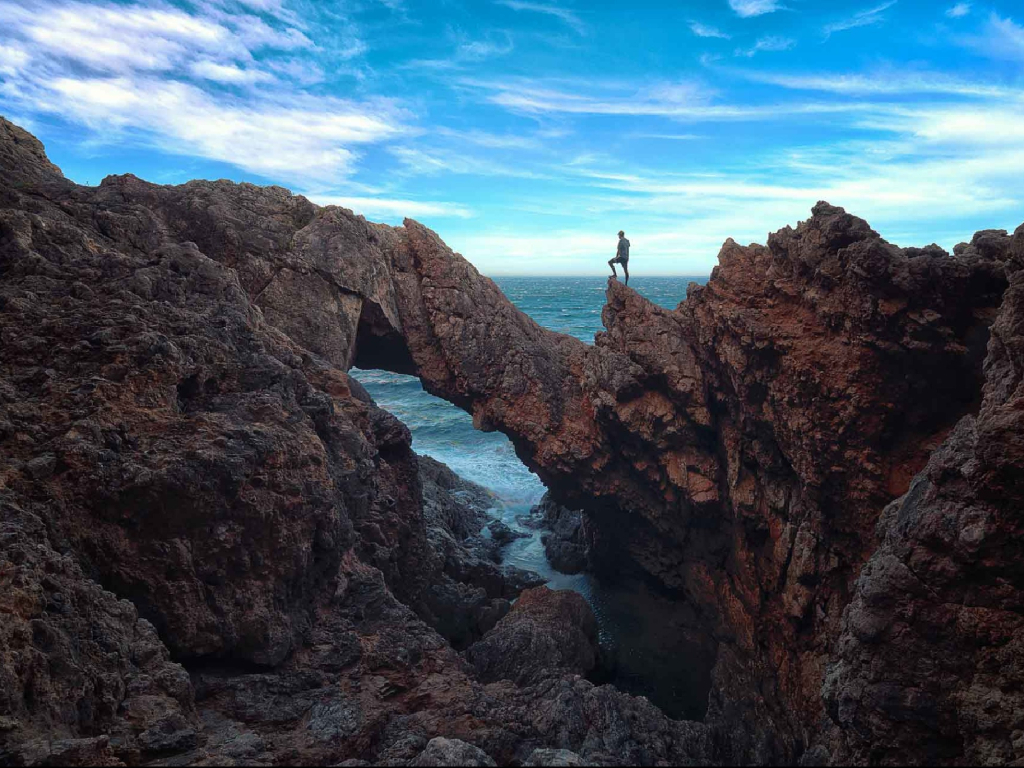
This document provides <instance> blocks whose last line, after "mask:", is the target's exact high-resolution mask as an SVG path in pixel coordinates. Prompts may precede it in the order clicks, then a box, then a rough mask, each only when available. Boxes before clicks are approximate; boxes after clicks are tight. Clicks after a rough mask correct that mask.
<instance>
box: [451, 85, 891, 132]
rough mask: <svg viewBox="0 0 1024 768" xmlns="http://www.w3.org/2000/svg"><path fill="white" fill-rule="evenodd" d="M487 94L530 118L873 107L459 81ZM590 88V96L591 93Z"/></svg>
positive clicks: (752, 114) (764, 115)
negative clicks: (750, 101) (735, 101)
mask: <svg viewBox="0 0 1024 768" xmlns="http://www.w3.org/2000/svg"><path fill="white" fill-rule="evenodd" d="M461 82H462V84H463V86H464V87H467V88H474V89H480V90H483V91H484V92H485V93H486V94H487V95H486V96H485V98H486V100H487V101H489V102H490V103H492V104H498V105H499V106H503V107H505V108H506V109H508V110H510V111H512V112H518V113H523V114H529V115H542V114H563V115H609V116H633V117H636V116H643V115H647V116H658V117H668V118H673V119H675V120H679V121H684V122H706V121H736V120H776V119H781V118H785V117H791V116H793V115H813V114H822V115H831V114H838V113H844V112H845V113H851V112H863V111H864V110H865V109H871V108H872V106H873V105H863V104H857V103H839V102H826V101H820V102H795V103H794V102H788V103H774V104H756V105H751V104H744V103H739V104H728V103H725V104H719V103H712V96H713V95H714V94H713V92H712V91H709V90H708V89H706V88H704V87H702V86H701V85H699V84H697V83H677V84H672V85H662V86H655V87H646V88H633V89H630V88H629V86H628V84H620V83H613V84H607V85H604V86H602V85H601V84H595V83H592V82H590V81H587V82H580V83H579V84H577V85H576V86H575V87H572V88H570V87H567V86H566V84H560V83H548V82H545V81H543V80H534V79H529V78H513V79H508V80H470V79H466V80H463V81H461ZM588 88H589V89H590V91H589V92H588V90H587V89H588Z"/></svg>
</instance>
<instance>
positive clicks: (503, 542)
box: [487, 520, 530, 547]
mask: <svg viewBox="0 0 1024 768" xmlns="http://www.w3.org/2000/svg"><path fill="white" fill-rule="evenodd" d="M487 530H488V531H490V533H491V538H492V539H493V540H494V541H495V542H497V544H498V546H499V547H504V546H507V545H508V544H511V543H512V542H513V541H515V540H516V539H526V538H529V536H530V534H528V533H524V532H523V531H514V530H512V529H511V528H509V527H508V526H507V525H505V523H503V522H501V520H492V521H491V522H490V523H488V524H487Z"/></svg>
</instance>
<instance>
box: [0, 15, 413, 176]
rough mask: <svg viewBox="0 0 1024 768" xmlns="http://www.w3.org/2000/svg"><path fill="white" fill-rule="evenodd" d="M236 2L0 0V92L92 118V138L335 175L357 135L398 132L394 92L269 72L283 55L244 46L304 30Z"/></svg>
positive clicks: (274, 172) (19, 103) (281, 42)
mask: <svg viewBox="0 0 1024 768" xmlns="http://www.w3.org/2000/svg"><path fill="white" fill-rule="evenodd" d="M243 6H244V7H245V10H243V11H238V10H237V7H238V6H233V7H234V8H235V9H236V10H235V11H234V12H229V11H227V10H225V9H224V7H222V6H220V5H218V4H217V3H214V2H211V3H209V4H207V5H203V6H200V7H199V10H198V11H197V13H195V14H190V13H186V12H185V11H183V10H181V9H178V8H174V7H172V6H163V5H160V6H145V5H141V4H133V5H120V4H118V5H114V4H85V3H79V2H63V3H56V4H52V3H42V4H41V3H39V2H37V1H36V2H33V1H32V0H30V1H29V2H27V3H23V4H18V5H14V4H11V3H0V11H2V13H3V14H4V17H5V21H6V25H5V27H4V29H3V31H2V32H0V35H3V36H4V37H6V38H7V40H6V41H5V42H4V43H3V49H2V51H3V52H6V53H3V52H0V67H2V68H3V69H4V74H5V78H4V82H3V84H2V86H0V89H2V91H0V92H2V94H3V97H4V100H5V101H7V102H8V103H10V104H11V105H12V106H15V107H17V108H19V109H21V110H23V111H27V112H32V113H43V114H48V115H55V116H59V117H60V118H62V119H64V120H67V121H70V122H73V123H78V124H80V125H83V126H85V127H87V128H89V129H93V131H94V137H93V139H92V140H93V141H96V142H121V143H125V144H135V145H141V146H149V147H157V148H159V149H162V150H164V151H167V152H172V153H177V154H182V155H189V156H193V157H200V158H206V159H210V160H217V161H221V162H225V163H230V164H232V165H235V166H236V167H238V168H241V169H244V170H246V171H249V172H252V173H255V174H259V175H261V176H267V177H271V178H275V179H290V180H303V179H316V180H319V181H339V180H342V179H344V178H345V177H346V176H348V175H350V174H352V173H353V171H354V163H355V160H356V159H357V157H358V154H357V151H356V148H357V147H359V146H361V145H365V144H371V143H375V142H381V141H387V140H389V139H391V138H393V137H397V136H399V135H401V134H403V133H405V132H406V131H407V128H406V127H405V125H404V124H403V122H404V118H405V117H406V115H405V113H404V112H403V111H402V110H401V109H399V108H398V107H397V106H396V105H395V104H394V103H393V102H390V101H387V100H384V99H371V100H366V101H364V102H355V101H349V100H345V99H339V98H335V97H330V96H327V97H313V96H310V95H307V94H304V93H303V92H302V91H301V90H296V89H295V87H294V85H293V84H287V85H286V84H285V83H283V82H280V81H278V79H277V76H278V75H284V76H287V74H288V71H287V70H288V67H289V66H290V65H289V63H288V60H284V61H282V62H278V66H277V69H276V71H275V72H271V71H269V67H263V66H261V64H260V63H259V62H258V60H257V57H256V56H255V52H260V53H261V54H266V53H270V54H276V53H280V52H285V53H287V54H288V55H291V54H292V53H293V52H294V51H295V50H296V49H303V50H306V49H312V48H314V47H315V46H314V44H313V42H312V40H311V39H310V38H309V37H307V35H306V34H305V32H303V31H302V30H300V29H298V28H296V27H290V26H287V25H281V24H280V23H279V22H277V23H276V26H271V24H268V22H267V21H266V20H265V19H264V18H261V17H257V16H253V15H251V14H250V13H249V12H248V11H249V10H253V9H256V10H259V11H261V12H265V13H267V14H269V15H270V16H271V17H272V18H273V19H279V18H280V19H288V18H291V15H290V12H288V11H286V10H285V9H284V8H283V7H281V5H280V3H278V2H275V0H245V1H244V3H243ZM266 58H267V57H265V56H261V59H266ZM269 60H271V61H273V56H271V57H270V59H269ZM312 68H315V67H312ZM308 69H310V67H307V70H308ZM224 86H246V89H245V90H244V92H243V93H241V94H238V93H237V92H236V93H232V92H231V90H225V88H224ZM271 147H272V148H273V149H272V151H268V148H271Z"/></svg>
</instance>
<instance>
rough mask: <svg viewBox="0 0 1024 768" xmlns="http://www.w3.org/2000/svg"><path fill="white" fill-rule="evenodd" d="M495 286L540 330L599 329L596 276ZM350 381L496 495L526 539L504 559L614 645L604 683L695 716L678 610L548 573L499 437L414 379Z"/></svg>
mask: <svg viewBox="0 0 1024 768" xmlns="http://www.w3.org/2000/svg"><path fill="white" fill-rule="evenodd" d="M706 281H707V278H706V277H634V278H633V279H632V280H630V287H632V288H635V289H636V290H637V291H638V292H639V293H640V294H642V295H643V296H645V297H646V298H648V299H650V300H651V301H653V302H655V303H656V304H660V305H661V306H664V307H668V308H674V307H675V306H676V305H677V304H678V303H679V302H680V301H682V300H683V299H684V298H685V297H686V289H687V285H688V284H689V283H690V282H698V283H704V282H706ZM495 282H496V283H497V284H498V285H499V287H500V288H501V289H502V291H504V293H505V295H506V296H508V298H509V299H510V300H511V301H512V302H513V303H514V304H515V305H516V306H517V307H518V308H519V309H521V310H522V311H523V312H525V313H527V314H528V315H530V316H531V317H532V318H533V319H534V320H536V321H537V322H538V323H539V324H540V325H542V326H544V327H546V328H550V329H551V330H553V331H558V332H559V333H566V334H570V335H572V336H575V337H577V338H579V339H581V340H582V341H585V342H587V343H588V344H592V343H593V340H594V334H596V333H597V332H598V331H600V330H602V329H603V328H602V325H601V309H602V307H603V306H604V300H605V297H604V291H605V278H603V277H561V278H560V277H504V278H496V279H495ZM352 375H353V376H355V377H356V378H357V379H359V381H360V382H362V383H363V384H364V385H365V386H366V388H367V390H368V391H369V392H370V394H371V395H372V396H373V398H374V400H376V401H377V404H378V405H380V406H381V407H382V408H385V409H387V410H388V411H390V412H391V413H393V414H394V415H395V416H397V417H398V418H400V419H401V420H402V421H403V422H405V424H406V425H408V427H409V429H410V431H411V432H412V438H413V448H414V449H415V450H416V451H417V452H419V453H422V454H426V455H428V456H432V457H433V458H435V459H437V460H438V461H443V462H444V463H445V464H447V465H448V466H449V467H451V468H452V469H453V470H454V471H455V472H457V473H458V474H459V475H461V476H462V477H465V478H466V479H468V480H472V481H473V482H476V483H479V484H480V485H482V486H484V487H485V488H488V489H490V490H491V491H492V492H493V493H494V494H495V496H496V497H497V499H498V504H497V505H496V507H495V508H494V510H492V514H494V516H495V517H497V518H499V519H501V520H502V521H503V522H505V523H506V524H507V525H508V526H509V527H511V528H512V529H514V530H517V531H522V532H524V533H527V534H529V535H528V536H527V537H526V538H521V539H517V540H515V541H513V542H512V543H511V544H509V545H508V547H507V548H506V549H505V552H504V562H506V563H509V564H512V565H516V566H518V567H520V568H525V569H527V570H532V571H536V572H537V573H539V574H541V575H542V576H543V577H545V578H546V579H548V586H550V587H551V588H552V589H572V590H575V591H577V592H579V593H580V594H582V595H583V596H584V597H585V598H586V599H587V601H588V602H589V603H590V605H591V606H592V607H593V609H594V613H595V615H596V616H597V620H598V624H599V626H600V632H601V639H602V641H603V642H605V643H610V644H612V645H613V646H614V647H615V648H616V661H617V664H616V667H615V671H614V674H613V676H612V678H611V679H610V680H609V682H612V683H613V684H615V685H616V686H617V687H619V688H620V689H622V690H624V691H628V692H629V693H633V694H637V695H644V696H647V697H648V698H649V699H650V700H651V701H652V702H653V703H654V704H656V705H658V706H659V707H660V708H661V709H662V710H664V711H665V713H666V714H668V715H670V716H672V717H680V718H687V719H700V718H703V716H704V713H705V710H706V708H707V691H708V688H709V685H710V665H711V663H712V662H713V659H710V658H708V657H707V655H706V654H705V653H702V652H701V651H700V650H699V649H698V647H697V646H696V645H695V644H694V643H692V642H689V641H688V640H687V639H686V635H685V629H684V628H683V626H684V617H685V611H686V608H685V606H683V605H681V604H679V603H678V602H675V601H672V600H670V599H669V598H667V597H665V596H663V595H661V594H659V593H657V592H656V591H655V590H652V589H651V588H650V587H649V586H648V585H647V584H645V583H644V582H643V581H642V580H640V579H637V578H632V577H615V578H612V577H598V576H596V575H593V574H577V575H567V574H563V573H559V572H557V571H555V570H553V569H552V568H551V566H550V564H549V563H548V561H547V557H546V556H545V554H544V547H543V545H542V543H541V534H542V533H543V532H542V531H537V530H534V529H531V528H530V527H528V526H524V525H523V524H522V523H521V522H520V519H521V518H522V517H524V516H526V515H527V514H528V513H529V511H530V508H531V507H532V506H533V505H534V504H536V503H537V502H538V501H539V500H540V498H541V496H543V494H544V486H543V485H542V484H541V482H540V480H538V479H537V476H536V475H534V474H533V473H532V472H530V470H529V469H527V468H526V466H525V465H524V464H523V463H522V462H521V461H520V460H519V458H518V457H517V456H516V454H515V450H514V449H513V448H512V444H511V442H509V440H508V438H507V437H505V436H504V435H502V434H501V433H498V432H479V431H477V430H475V429H473V422H472V419H471V417H470V416H469V414H467V413H465V412H464V411H461V410H459V409H458V408H456V407H455V406H453V405H451V404H450V403H448V402H446V401H444V400H441V399H439V398H436V397H433V396H432V395H429V394H427V393H426V392H424V391H423V388H422V387H421V386H420V383H419V380H418V379H416V378H413V377H411V376H403V375H400V374H394V373H388V372H385V371H376V370H375V371H362V370H358V369H354V370H353V371H352Z"/></svg>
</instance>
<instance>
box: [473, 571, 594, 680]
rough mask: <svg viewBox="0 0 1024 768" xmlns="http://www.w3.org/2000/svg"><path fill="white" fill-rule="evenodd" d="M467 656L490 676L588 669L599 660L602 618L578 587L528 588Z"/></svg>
mask: <svg viewBox="0 0 1024 768" xmlns="http://www.w3.org/2000/svg"><path fill="white" fill-rule="evenodd" d="M466 658H467V659H468V660H469V662H470V664H472V665H473V667H474V668H475V669H476V673H477V676H478V677H479V678H480V679H481V680H483V681H484V682H494V681H497V680H511V681H513V682H515V683H518V684H519V685H528V684H530V683H536V682H538V681H540V680H543V679H544V678H546V677H557V676H559V675H562V674H565V673H569V674H576V675H586V674H588V673H589V672H591V671H592V670H593V669H594V667H595V666H596V665H597V661H598V644H597V619H595V618H594V612H593V611H592V610H590V606H589V605H587V601H586V600H584V599H583V597H582V596H581V595H580V594H579V593H577V592H569V591H567V590H559V591H553V590H550V589H548V588H547V587H536V588H535V589H528V590H526V591H525V592H523V593H522V594H521V595H520V596H519V599H518V600H517V601H516V604H515V605H514V606H513V607H512V610H511V612H510V613H509V614H508V616H506V617H505V618H503V619H502V620H501V621H500V622H498V625H497V626H496V627H494V629H492V630H491V631H490V632H488V633H487V634H486V635H484V637H483V639H482V640H480V641H479V642H477V643H474V644H473V645H471V646H470V647H469V648H468V649H467V650H466Z"/></svg>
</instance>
